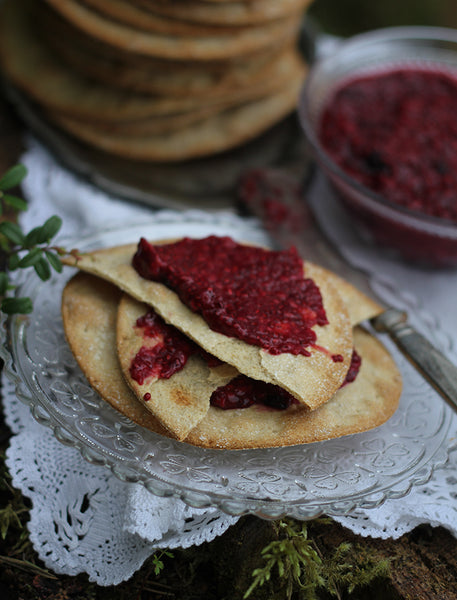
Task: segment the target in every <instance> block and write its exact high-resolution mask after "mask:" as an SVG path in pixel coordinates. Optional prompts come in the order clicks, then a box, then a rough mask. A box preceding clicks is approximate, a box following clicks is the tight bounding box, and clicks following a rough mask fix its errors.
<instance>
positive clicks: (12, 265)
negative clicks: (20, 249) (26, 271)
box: [8, 252, 20, 271]
mask: <svg viewBox="0 0 457 600" xmlns="http://www.w3.org/2000/svg"><path fill="white" fill-rule="evenodd" d="M19 261H20V257H19V254H18V253H17V252H14V254H11V256H10V257H9V259H8V269H9V270H10V271H15V270H16V269H18V268H19Z"/></svg>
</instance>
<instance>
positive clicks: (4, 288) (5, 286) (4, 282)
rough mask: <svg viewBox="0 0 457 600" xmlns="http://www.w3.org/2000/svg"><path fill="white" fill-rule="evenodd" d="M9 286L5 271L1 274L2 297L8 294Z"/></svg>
mask: <svg viewBox="0 0 457 600" xmlns="http://www.w3.org/2000/svg"><path fill="white" fill-rule="evenodd" d="M8 285H9V279H8V275H7V274H6V273H5V272H4V271H2V272H0V296H4V295H5V294H6V291H7V289H8Z"/></svg>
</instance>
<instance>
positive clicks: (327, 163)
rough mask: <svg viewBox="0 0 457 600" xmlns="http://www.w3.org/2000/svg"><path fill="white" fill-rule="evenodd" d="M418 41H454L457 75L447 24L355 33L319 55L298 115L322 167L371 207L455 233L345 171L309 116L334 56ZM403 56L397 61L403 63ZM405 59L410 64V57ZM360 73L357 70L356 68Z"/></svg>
mask: <svg viewBox="0 0 457 600" xmlns="http://www.w3.org/2000/svg"><path fill="white" fill-rule="evenodd" d="M407 39H411V40H415V41H416V42H420V41H421V40H436V41H442V42H447V43H453V44H455V45H456V66H455V72H456V78H457V30H456V29H451V28H447V27H430V26H420V25H417V26H398V27H386V28H382V29H376V30H371V31H367V32H363V33H360V34H357V35H354V36H352V37H350V38H346V39H344V40H342V41H341V42H339V43H337V44H336V46H335V47H334V48H333V49H332V50H331V51H330V52H329V53H326V54H325V55H323V56H322V57H321V58H318V59H317V60H316V61H315V62H314V63H313V64H312V65H311V67H310V70H309V72H308V75H307V77H306V79H305V82H304V84H303V86H302V88H301V90H300V93H299V97H298V106H297V112H298V117H299V122H300V125H301V127H302V129H303V131H304V133H305V135H306V138H307V140H308V142H309V143H310V145H311V147H312V150H313V151H314V154H315V155H316V158H317V159H318V160H319V161H321V163H322V166H323V168H324V169H325V170H326V171H328V172H330V173H331V174H332V175H334V176H336V177H338V178H339V179H341V180H342V181H343V183H344V184H346V185H347V186H349V187H351V188H352V189H354V191H355V192H357V193H358V195H359V196H363V201H364V202H365V203H366V204H368V205H370V206H372V207H378V208H380V207H382V208H385V209H387V210H390V211H394V212H395V213H397V214H398V213H400V214H402V215H403V216H404V217H406V218H409V219H412V220H414V221H416V222H418V223H420V224H421V225H422V226H435V227H437V228H441V229H442V230H443V231H447V232H448V235H449V233H450V232H455V231H456V228H457V223H456V222H454V221H450V220H448V219H444V218H442V217H437V216H434V215H428V214H426V213H423V212H421V211H418V210H414V209H410V208H408V207H406V206H403V205H400V204H396V203H395V202H392V201H390V200H388V199H387V198H385V197H384V196H382V195H380V194H378V193H376V192H374V191H373V190H371V189H370V188H368V187H366V186H364V185H363V184H361V183H360V182H358V181H357V180H355V179H353V178H352V177H351V175H349V174H348V173H347V172H346V171H344V170H343V169H342V168H341V167H340V166H339V165H338V164H337V163H336V162H335V161H334V160H333V159H332V157H331V156H330V155H329V154H328V153H327V152H326V150H325V149H324V147H323V146H322V144H321V143H320V141H319V138H318V136H317V135H316V133H315V129H314V126H313V125H312V124H311V119H310V118H309V95H310V94H309V92H310V88H311V85H312V83H313V80H314V78H315V77H316V76H317V75H318V74H319V73H320V72H321V70H322V69H324V68H325V67H326V66H327V65H329V64H331V63H332V61H333V60H335V58H337V57H339V56H340V55H341V53H342V52H352V51H353V49H354V48H356V49H357V48H359V47H360V49H362V48H363V47H364V46H365V45H370V44H374V43H380V42H389V41H392V40H407ZM401 62H402V61H401V59H400V60H399V61H398V62H397V64H398V65H401ZM404 62H405V64H406V62H408V63H410V59H408V61H407V60H406V59H405V61H404ZM360 72H361V73H362V72H369V70H368V69H366V68H364V69H363V71H362V69H361V70H360ZM354 74H357V70H355V71H354ZM341 81H344V79H341V80H340V81H338V82H336V83H335V85H334V86H333V88H332V89H336V88H337V87H338V85H339V83H340V82H341Z"/></svg>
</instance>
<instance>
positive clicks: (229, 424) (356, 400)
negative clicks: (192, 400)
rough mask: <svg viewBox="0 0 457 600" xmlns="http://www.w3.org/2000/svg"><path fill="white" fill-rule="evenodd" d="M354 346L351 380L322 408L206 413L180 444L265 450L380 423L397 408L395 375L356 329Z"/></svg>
mask: <svg viewBox="0 0 457 600" xmlns="http://www.w3.org/2000/svg"><path fill="white" fill-rule="evenodd" d="M354 344H355V348H356V349H357V352H358V353H359V354H360V356H361V358H362V365H361V368H360V371H359V374H358V375H357V378H356V380H355V381H353V382H352V383H349V384H347V385H345V386H344V387H342V388H341V389H340V390H338V391H337V392H336V393H335V395H334V396H333V397H332V398H331V399H330V400H329V401H328V402H327V403H326V404H324V405H323V406H320V407H319V408H317V409H316V410H311V411H310V410H308V409H307V408H306V407H304V406H291V407H289V408H288V409H287V410H284V411H279V410H268V409H265V408H264V407H261V406H255V405H254V406H250V407H249V408H244V409H236V410H221V409H218V408H214V407H212V406H211V407H210V409H209V411H208V413H207V415H206V417H205V418H204V419H203V420H202V421H201V422H200V424H199V425H198V426H197V427H196V428H195V429H193V430H192V431H191V432H190V433H189V435H188V436H187V438H186V442H188V443H190V444H193V445H196V446H203V447H205V448H221V449H222V448H224V449H241V448H270V447H278V446H291V445H297V444H306V443H311V442H319V441H323V440H329V439H334V438H338V437H342V436H345V435H350V434H353V433H360V432H362V431H367V430H369V429H373V428H374V427H378V426H379V425H382V424H383V423H385V422H386V421H387V420H388V419H389V418H390V417H391V416H392V415H393V414H394V412H395V411H396V409H397V408H398V402H399V398H400V394H401V389H402V383H401V375H400V373H399V371H398V369H397V366H396V365H395V362H394V361H393V359H392V357H391V356H390V354H389V353H388V352H387V350H386V349H385V348H384V346H383V345H382V344H381V343H380V342H379V340H377V339H376V338H374V337H373V336H372V335H370V334H369V333H367V332H366V331H365V330H364V329H362V328H361V327H356V328H355V330H354Z"/></svg>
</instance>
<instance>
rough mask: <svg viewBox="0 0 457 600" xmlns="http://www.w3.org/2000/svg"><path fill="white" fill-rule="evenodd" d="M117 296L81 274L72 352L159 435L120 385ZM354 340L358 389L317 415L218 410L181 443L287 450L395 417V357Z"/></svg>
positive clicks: (107, 393)
mask: <svg viewBox="0 0 457 600" xmlns="http://www.w3.org/2000/svg"><path fill="white" fill-rule="evenodd" d="M119 294H120V292H119V291H118V290H116V288H114V287H113V286H112V285H110V284H109V283H107V282H105V281H103V280H101V279H99V278H97V277H93V276H91V275H89V274H86V273H78V274H77V275H76V276H75V277H74V278H73V279H71V280H70V281H69V282H68V283H67V285H66V287H65V290H64V293H63V299H62V312H63V316H64V326H65V332H66V335H67V339H68V341H69V344H70V347H71V349H72V351H73V353H74V355H75V357H76V359H77V360H78V362H79V363H80V365H81V368H82V370H83V372H84V373H85V375H86V377H87V378H88V380H89V383H90V384H91V385H92V386H93V387H94V389H95V390H96V391H97V392H98V393H99V394H100V395H101V396H102V398H104V399H105V400H106V401H108V402H109V403H110V404H111V405H112V406H113V407H114V408H116V409H117V410H118V411H119V412H121V413H122V414H124V415H125V416H127V417H128V418H130V419H131V420H132V421H134V422H136V423H138V424H140V425H142V426H143V427H145V428H147V429H150V430H152V431H155V432H158V433H160V434H161V435H169V434H168V433H167V431H166V430H165V429H164V428H162V427H160V425H159V424H158V422H157V420H156V419H155V418H154V417H153V415H152V414H151V412H150V411H149V410H147V409H146V408H145V406H144V405H142V404H141V403H140V402H139V401H138V400H137V397H136V396H135V394H134V393H133V392H132V391H131V390H130V388H129V387H128V386H127V384H126V383H125V381H124V379H123V377H122V375H121V371H120V367H119V362H118V359H117V353H116V346H115V342H114V336H115V321H116V315H117V309H118V299H119ZM354 340H355V343H356V346H357V349H358V352H359V354H360V355H361V357H362V367H361V370H360V372H359V375H358V377H357V379H356V380H355V382H353V383H350V384H348V385H346V386H345V387H343V388H342V389H341V390H339V391H338V392H337V393H336V394H335V396H334V397H333V398H332V399H331V400H329V402H327V404H325V405H324V406H322V407H321V408H319V409H317V410H315V411H308V410H307V409H306V408H305V407H301V406H295V407H292V409H288V410H286V411H267V410H261V409H259V407H250V408H248V409H243V410H236V411H223V410H221V409H216V408H213V407H210V409H209V410H208V412H207V415H206V416H205V417H204V419H202V421H201V422H200V424H199V425H198V426H197V427H196V428H194V429H193V430H192V431H191V432H190V434H189V435H188V436H187V438H186V440H185V441H186V442H187V443H191V444H193V445H197V446H202V447H208V448H225V449H241V448H254V447H268V446H286V445H291V444H301V443H308V442H313V441H322V440H326V439H332V438H335V437H339V436H342V435H349V434H353V433H358V432H361V431H365V430H368V429H371V428H373V427H376V426H378V425H381V424H382V423H383V422H385V421H386V420H387V419H388V418H389V417H390V416H391V415H392V414H393V413H394V412H395V410H396V408H397V406H398V399H399V396H400V393H401V377H400V374H399V372H398V369H397V367H396V365H395V363H394V362H393V360H392V358H391V357H390V355H389V354H388V352H387V351H386V350H385V348H384V347H383V346H382V344H381V343H380V342H379V341H378V340H377V339H376V338H374V337H373V336H371V335H369V334H368V333H366V332H365V331H364V330H362V329H361V328H356V329H355V331H354Z"/></svg>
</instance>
